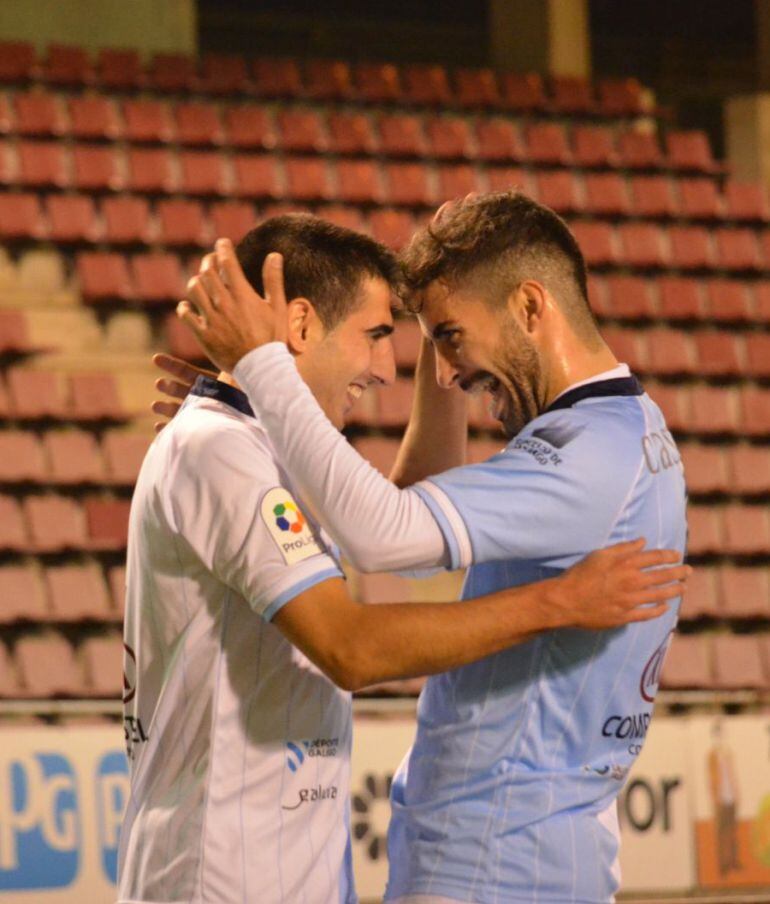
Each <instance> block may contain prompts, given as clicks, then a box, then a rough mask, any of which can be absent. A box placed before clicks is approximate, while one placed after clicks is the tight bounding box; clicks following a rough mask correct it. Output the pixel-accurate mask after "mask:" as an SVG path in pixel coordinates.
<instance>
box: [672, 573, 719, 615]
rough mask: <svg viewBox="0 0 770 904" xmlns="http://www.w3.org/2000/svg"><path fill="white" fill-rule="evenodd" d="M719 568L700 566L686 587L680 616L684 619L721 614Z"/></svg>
mask: <svg viewBox="0 0 770 904" xmlns="http://www.w3.org/2000/svg"><path fill="white" fill-rule="evenodd" d="M720 603H721V595H720V585H719V570H718V569H716V568H709V567H707V566H705V565H700V566H698V567H697V568H696V569H695V570H694V571H693V573H692V574H691V575H690V577H689V578H688V579H687V584H686V585H685V588H684V594H683V596H682V606H681V609H680V612H679V617H680V618H681V619H682V621H691V620H693V619H696V618H703V617H706V618H716V617H718V616H719V615H720V614H721V605H720Z"/></svg>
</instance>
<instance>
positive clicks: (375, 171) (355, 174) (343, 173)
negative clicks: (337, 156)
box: [337, 160, 383, 204]
mask: <svg viewBox="0 0 770 904" xmlns="http://www.w3.org/2000/svg"><path fill="white" fill-rule="evenodd" d="M337 198H338V199H339V200H340V201H347V202H348V203H351V204H362V203H364V204H365V203H377V202H379V201H381V200H382V199H383V190H382V178H381V174H380V170H379V167H378V166H377V164H376V163H374V162H373V161H371V160H340V161H338V163H337Z"/></svg>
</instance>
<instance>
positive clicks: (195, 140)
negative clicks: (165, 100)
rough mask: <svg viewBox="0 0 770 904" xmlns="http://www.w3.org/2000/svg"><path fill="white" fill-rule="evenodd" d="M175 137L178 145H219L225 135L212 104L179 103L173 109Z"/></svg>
mask: <svg viewBox="0 0 770 904" xmlns="http://www.w3.org/2000/svg"><path fill="white" fill-rule="evenodd" d="M174 119H175V121H176V137H177V141H178V142H179V143H180V144H188V145H220V144H223V143H224V140H225V133H224V129H223V128H222V120H221V119H220V117H219V110H218V109H217V108H216V107H215V106H214V104H205V103H200V102H196V103H179V104H176V105H175V107H174Z"/></svg>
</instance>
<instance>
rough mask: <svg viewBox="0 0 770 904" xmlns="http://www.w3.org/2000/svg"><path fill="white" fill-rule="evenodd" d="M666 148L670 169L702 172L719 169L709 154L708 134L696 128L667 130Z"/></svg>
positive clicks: (711, 171)
mask: <svg viewBox="0 0 770 904" xmlns="http://www.w3.org/2000/svg"><path fill="white" fill-rule="evenodd" d="M666 150H667V152H668V164H669V166H670V167H671V168H672V169H679V170H696V171H698V172H702V173H713V172H716V171H717V170H718V169H719V167H718V166H717V165H716V163H715V162H714V158H713V157H712V156H711V146H710V144H709V140H708V136H707V135H706V133H705V132H701V131H699V130H697V129H693V130H690V131H678V132H669V133H668V134H667V135H666Z"/></svg>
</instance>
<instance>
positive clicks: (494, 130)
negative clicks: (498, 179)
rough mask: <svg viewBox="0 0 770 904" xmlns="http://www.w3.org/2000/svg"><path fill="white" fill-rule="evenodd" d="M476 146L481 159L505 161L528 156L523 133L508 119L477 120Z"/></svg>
mask: <svg viewBox="0 0 770 904" xmlns="http://www.w3.org/2000/svg"><path fill="white" fill-rule="evenodd" d="M476 147H477V151H476V155H477V156H478V157H479V159H480V160H489V161H495V162H498V161H499V162H505V161H519V160H523V159H524V158H525V157H526V151H525V150H524V145H523V142H522V140H521V134H520V133H519V130H518V129H517V128H516V126H515V125H514V124H513V123H512V122H509V121H508V120H507V119H487V118H485V119H479V120H478V121H477V122H476Z"/></svg>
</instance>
